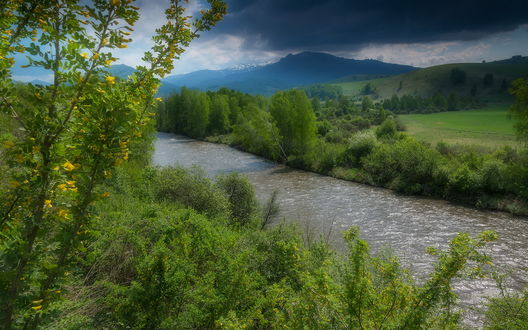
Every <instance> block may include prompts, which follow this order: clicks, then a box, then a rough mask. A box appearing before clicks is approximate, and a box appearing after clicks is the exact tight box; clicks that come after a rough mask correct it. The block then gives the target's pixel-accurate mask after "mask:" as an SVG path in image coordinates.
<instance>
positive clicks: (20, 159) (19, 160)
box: [15, 155, 26, 163]
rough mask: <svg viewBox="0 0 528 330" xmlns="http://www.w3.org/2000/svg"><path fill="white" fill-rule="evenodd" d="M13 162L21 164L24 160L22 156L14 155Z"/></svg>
mask: <svg viewBox="0 0 528 330" xmlns="http://www.w3.org/2000/svg"><path fill="white" fill-rule="evenodd" d="M15 160H16V161H17V163H23V162H24V161H25V160H26V159H25V158H24V156H23V155H16V157H15Z"/></svg>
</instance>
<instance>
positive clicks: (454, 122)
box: [399, 104, 517, 148]
mask: <svg viewBox="0 0 528 330" xmlns="http://www.w3.org/2000/svg"><path fill="white" fill-rule="evenodd" d="M508 108H509V106H508V105H504V104H501V105H489V106H487V107H485V108H483V109H478V110H467V111H453V112H440V113H434V114H412V115H400V116H399V118H400V120H401V122H402V123H403V124H404V125H405V127H406V128H407V132H408V133H409V134H410V135H413V136H414V137H416V138H417V139H419V140H421V141H425V142H429V143H432V144H436V143H438V142H440V141H444V142H447V143H449V144H460V145H477V146H484V147H490V148H496V147H500V146H503V145H510V146H513V147H515V146H516V145H517V141H516V139H515V133H514V129H513V120H512V119H511V118H510V117H509V114H508Z"/></svg>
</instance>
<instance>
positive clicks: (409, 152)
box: [363, 138, 439, 193]
mask: <svg viewBox="0 0 528 330" xmlns="http://www.w3.org/2000/svg"><path fill="white" fill-rule="evenodd" d="M438 157H439V154H438V153H437V152H436V151H434V150H433V149H430V148H428V147H427V146H425V145H423V144H422V143H419V142H417V141H416V140H414V139H411V138H407V139H401V140H398V141H396V142H395V143H394V144H391V145H390V144H382V145H379V146H378V147H376V148H375V149H374V150H373V151H372V153H371V154H369V155H368V156H366V157H365V158H364V160H363V167H364V168H365V170H366V171H367V172H368V173H370V174H371V175H372V177H373V178H374V181H375V182H377V183H378V184H380V185H383V186H387V187H391V188H393V189H395V190H397V191H401V192H404V193H427V192H428V191H430V189H432V187H430V186H432V185H433V182H432V178H433V172H434V171H435V169H436V166H437V163H438Z"/></svg>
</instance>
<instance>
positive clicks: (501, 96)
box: [332, 56, 528, 102]
mask: <svg viewBox="0 0 528 330" xmlns="http://www.w3.org/2000/svg"><path fill="white" fill-rule="evenodd" d="M527 60H528V57H521V56H515V57H513V58H512V59H508V60H502V61H495V62H488V63H456V64H443V65H437V66H432V67H428V68H424V69H419V70H415V71H412V72H408V73H404V74H401V75H396V76H391V77H385V78H380V79H373V80H368V81H356V80H354V79H352V78H351V79H348V80H347V79H346V78H345V79H339V80H337V81H333V82H332V84H333V85H337V86H340V87H341V88H342V89H343V92H344V94H345V95H348V96H358V95H361V92H362V90H363V89H364V87H365V86H366V85H367V84H370V86H371V87H372V89H373V90H374V93H372V94H371V95H370V96H371V97H373V98H375V99H385V98H389V97H391V96H392V95H394V94H395V95H398V96H402V95H405V94H412V95H420V96H425V97H428V96H432V95H433V94H435V93H437V92H441V93H444V94H449V93H457V94H459V95H470V93H471V90H472V89H473V87H474V86H475V90H476V96H477V97H479V98H480V99H482V100H487V101H498V102H502V101H506V100H508V99H509V94H508V87H509V86H510V84H511V82H512V81H513V80H515V79H517V78H521V77H527V76H528V61H527ZM455 68H458V69H461V70H463V71H464V72H465V74H466V81H465V83H463V84H460V85H453V83H452V82H451V80H450V75H451V70H453V69H455ZM486 75H492V76H493V78H492V80H491V82H490V83H487V84H485V83H484V77H485V76H486Z"/></svg>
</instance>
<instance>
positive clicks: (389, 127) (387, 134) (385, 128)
mask: <svg viewBox="0 0 528 330" xmlns="http://www.w3.org/2000/svg"><path fill="white" fill-rule="evenodd" d="M397 133H398V128H397V125H396V121H394V119H392V118H391V119H387V120H385V121H384V122H383V123H382V124H381V125H380V126H379V127H378V128H377V129H376V137H377V138H378V139H394V138H395V137H396V134H397Z"/></svg>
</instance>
